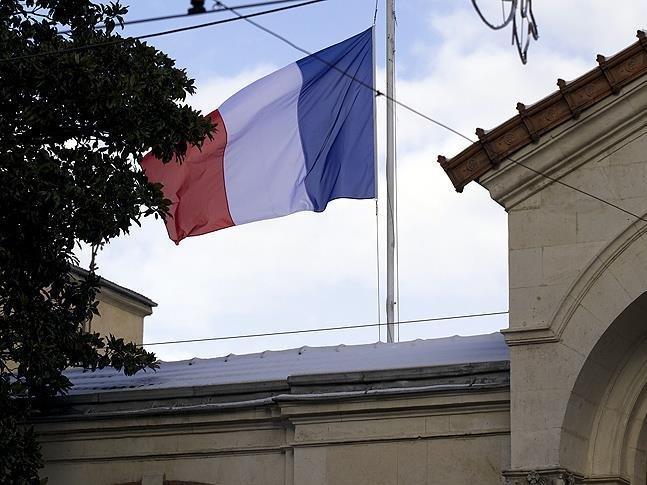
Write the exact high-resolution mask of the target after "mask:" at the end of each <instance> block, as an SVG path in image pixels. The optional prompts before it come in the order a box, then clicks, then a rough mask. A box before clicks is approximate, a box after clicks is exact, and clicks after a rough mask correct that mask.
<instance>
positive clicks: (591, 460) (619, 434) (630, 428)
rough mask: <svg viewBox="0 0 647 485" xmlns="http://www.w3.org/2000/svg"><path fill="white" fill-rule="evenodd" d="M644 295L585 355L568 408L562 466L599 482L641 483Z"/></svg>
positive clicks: (646, 363)
mask: <svg viewBox="0 0 647 485" xmlns="http://www.w3.org/2000/svg"><path fill="white" fill-rule="evenodd" d="M646 420H647V292H644V293H643V294H642V295H641V296H639V297H638V298H636V299H635V300H634V301H633V302H631V303H630V304H629V305H628V306H627V307H626V308H625V310H624V311H622V312H621V313H620V315H619V316H618V317H617V318H615V319H614V320H613V322H612V323H611V325H609V327H608V328H607V330H606V331H605V332H604V333H603V335H602V336H601V337H600V339H599V340H598V342H597V343H596V344H595V346H594V348H593V349H592V351H591V352H590V353H589V354H588V356H587V358H586V360H585V362H584V365H583V366H582V369H581V370H580V372H579V375H578V377H577V379H576V382H575V385H574V387H573V390H572V392H571V395H570V399H569V402H568V405H567V409H566V414H565V418H564V422H563V425H562V434H561V440H560V462H561V464H562V465H563V466H565V467H567V468H568V469H571V470H574V471H576V472H578V473H580V474H582V475H584V476H585V477H587V478H595V479H598V480H609V481H603V482H601V483H609V484H612V483H613V484H616V483H617V484H620V483H631V484H632V485H634V484H640V485H645V483H646V476H645V473H646V465H647V426H645V422H646Z"/></svg>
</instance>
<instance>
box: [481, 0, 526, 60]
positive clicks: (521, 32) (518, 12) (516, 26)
mask: <svg viewBox="0 0 647 485" xmlns="http://www.w3.org/2000/svg"><path fill="white" fill-rule="evenodd" d="M506 3H509V4H510V11H509V12H508V14H507V15H506V14H505V4H506ZM472 5H474V9H475V10H476V13H478V15H479V17H481V20H482V21H483V22H484V23H485V25H487V26H488V27H490V28H491V29H492V30H501V29H504V28H505V27H507V26H508V25H510V24H512V44H513V45H515V46H516V47H517V52H518V53H519V58H520V59H521V62H522V63H524V64H525V63H526V62H527V61H528V47H529V46H530V39H531V38H532V39H534V40H537V39H539V31H538V30H537V22H536V21H535V15H534V14H533V12H532V0H501V10H502V12H503V21H502V23H500V24H494V23H492V22H490V21H489V20H488V19H487V18H486V17H485V15H483V12H481V9H480V8H479V6H478V2H477V0H472Z"/></svg>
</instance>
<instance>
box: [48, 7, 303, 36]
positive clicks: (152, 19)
mask: <svg viewBox="0 0 647 485" xmlns="http://www.w3.org/2000/svg"><path fill="white" fill-rule="evenodd" d="M297 1H299V0H269V1H266V2H256V3H245V4H242V5H236V6H235V7H232V8H237V9H240V10H242V9H247V8H256V7H267V6H269V5H276V4H281V3H294V2H297ZM226 11H227V9H225V8H214V9H212V10H206V11H204V12H199V13H193V14H189V13H178V14H172V15H162V16H159V17H147V18H143V19H134V20H126V21H124V22H123V23H122V24H121V25H136V24H145V23H149V22H159V21H162V20H173V19H180V18H186V17H197V16H199V15H205V14H210V13H219V12H226ZM105 27H106V26H105V24H97V25H95V26H94V28H95V29H96V30H99V29H105ZM71 32H72V30H71V29H68V30H62V31H60V32H59V34H69V33H71Z"/></svg>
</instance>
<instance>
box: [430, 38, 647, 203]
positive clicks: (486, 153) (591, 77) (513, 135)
mask: <svg viewBox="0 0 647 485" xmlns="http://www.w3.org/2000/svg"><path fill="white" fill-rule="evenodd" d="M636 35H637V37H638V41H637V42H635V43H634V44H632V45H630V46H629V47H627V48H626V49H624V50H622V51H620V52H619V53H617V54H616V55H614V56H612V57H609V58H606V57H604V56H603V55H600V54H599V55H598V56H597V61H598V67H597V68H595V69H593V70H591V71H589V72H587V73H586V74H584V75H583V76H580V77H578V78H577V79H575V80H574V81H571V82H566V81H564V80H563V79H558V81H557V86H558V87H559V90H558V91H555V92H554V93H553V94H551V95H550V96H548V97H546V98H544V99H542V100H541V101H539V102H537V103H535V104H533V105H532V106H525V105H524V104H522V103H517V110H518V111H519V114H518V115H517V116H514V117H513V118H510V119H509V120H508V121H506V122H504V123H503V124H501V125H499V126H497V127H496V128H494V129H493V130H491V131H485V130H483V129H481V128H477V129H476V134H477V136H478V138H479V141H478V142H475V143H473V144H472V145H470V146H469V147H467V148H466V149H465V150H463V151H462V152H461V153H459V154H458V155H456V156H455V157H453V158H450V159H448V158H446V157H444V156H442V155H439V156H438V162H439V163H440V166H441V167H442V168H443V170H445V173H446V174H447V176H448V177H449V179H450V180H451V182H452V184H453V185H454V188H455V189H456V191H458V192H462V191H463V188H464V187H465V186H466V185H467V184H468V183H470V182H471V181H473V180H478V179H479V177H481V176H482V175H484V174H485V173H487V172H488V171H490V170H492V169H494V168H496V167H497V166H498V165H499V164H500V163H501V162H502V161H503V160H504V159H505V158H506V157H508V156H510V155H512V154H513V153H515V152H517V151H519V150H521V149H522V148H525V147H526V146H528V145H530V144H531V143H537V142H538V141H539V139H540V138H541V136H542V135H544V134H546V133H547V132H549V131H550V130H552V129H554V128H556V127H558V126H559V125H561V124H563V123H565V122H566V121H569V120H571V119H577V118H578V117H579V116H580V114H581V113H582V112H583V111H584V110H586V109H588V108H590V107H591V106H593V105H595V104H596V103H598V102H600V101H602V100H603V99H605V98H608V97H610V96H612V95H617V94H618V93H619V92H620V89H621V88H622V87H623V86H625V85H627V84H629V83H630V82H632V81H634V80H636V79H638V78H639V77H641V76H644V75H645V74H647V32H645V31H643V30H639V31H638V33H637V34H636Z"/></svg>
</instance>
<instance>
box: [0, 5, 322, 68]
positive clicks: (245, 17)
mask: <svg viewBox="0 0 647 485" xmlns="http://www.w3.org/2000/svg"><path fill="white" fill-rule="evenodd" d="M325 1H326V0H308V1H306V2H301V3H297V4H296V5H287V6H285V7H278V8H274V9H270V10H263V11H261V12H254V13H251V14H247V15H241V14H239V13H237V14H236V15H237V16H236V17H231V18H227V19H222V20H216V21H214V22H207V23H203V24H197V25H191V26H188V27H179V28H177V29H170V30H163V31H161V32H155V33H152V34H144V35H138V36H135V37H119V38H117V39H114V40H112V41H108V42H96V43H93V44H86V45H81V46H77V47H70V48H68V49H59V50H52V51H47V52H36V53H33V54H26V55H22V56H15V57H5V58H2V59H0V62H8V61H19V60H23V59H32V58H35V57H43V56H48V55H54V54H68V53H71V52H79V51H84V50H88V49H94V48H97V47H107V46H112V45H118V44H122V43H124V42H129V41H131V40H143V39H152V38H154V37H161V36H163V35H169V34H176V33H178V32H186V31H188V30H195V29H201V28H203V27H211V26H213V25H220V24H226V23H229V22H234V21H238V20H247V21H248V22H251V20H249V19H250V18H251V17H258V16H261V15H267V14H271V13H276V12H283V11H286V10H291V9H293V8H299V7H305V6H306V5H312V4H315V3H320V2H325ZM228 10H230V11H232V10H231V9H228Z"/></svg>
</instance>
